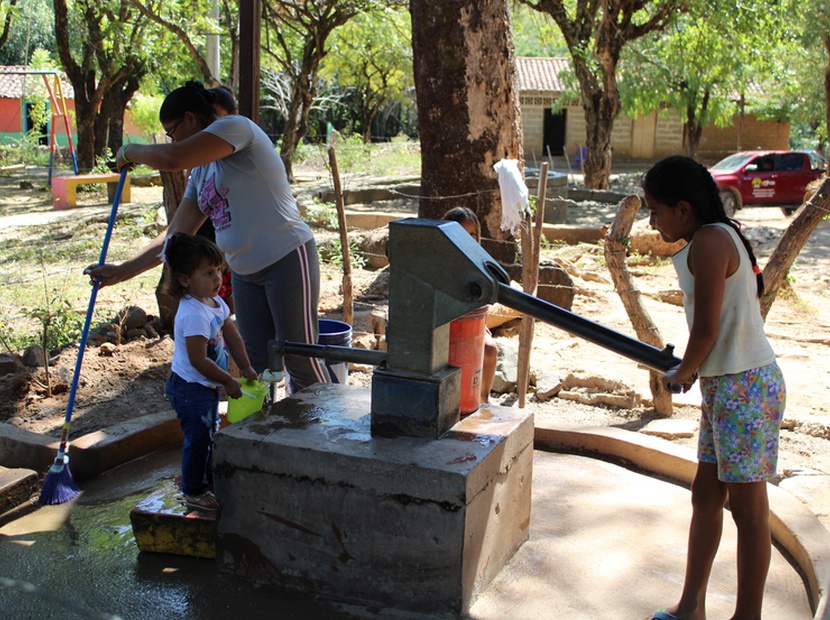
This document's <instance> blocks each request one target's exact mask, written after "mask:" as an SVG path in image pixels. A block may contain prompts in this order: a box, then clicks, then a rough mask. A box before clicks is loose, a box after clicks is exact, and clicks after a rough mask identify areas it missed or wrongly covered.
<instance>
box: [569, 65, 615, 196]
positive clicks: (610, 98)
mask: <svg viewBox="0 0 830 620" xmlns="http://www.w3.org/2000/svg"><path fill="white" fill-rule="evenodd" d="M610 64H611V65H612V66H613V67H616V60H615V59H611V60H610ZM614 70H615V69H610V73H609V72H608V71H604V72H602V73H601V74H600V77H601V78H602V81H603V83H602V84H600V82H599V80H598V79H597V75H595V74H594V72H593V70H592V69H591V67H590V66H589V64H588V62H587V61H586V60H584V59H581V58H576V59H574V73H575V74H576V78H577V81H578V82H579V90H580V95H581V97H582V110H583V112H584V114H585V145H586V147H587V155H586V158H585V163H584V164H583V167H582V170H583V174H584V177H583V182H584V183H585V187H588V188H590V189H608V187H609V183H608V182H609V179H610V177H611V159H612V155H613V154H612V151H611V134H612V132H613V131H614V119H615V118H617V115H618V114H619V113H620V107H621V105H622V104H621V103H620V93H619V90H618V89H617V81H616V76H615V74H614Z"/></svg>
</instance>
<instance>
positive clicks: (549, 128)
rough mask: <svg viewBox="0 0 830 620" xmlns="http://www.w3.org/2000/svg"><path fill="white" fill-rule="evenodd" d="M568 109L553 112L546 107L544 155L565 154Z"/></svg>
mask: <svg viewBox="0 0 830 620" xmlns="http://www.w3.org/2000/svg"><path fill="white" fill-rule="evenodd" d="M566 118H567V110H562V111H561V112H557V113H555V114H554V113H553V112H552V111H551V110H550V108H545V117H544V125H543V132H544V142H543V144H542V149H543V153H542V155H543V156H544V155H548V154H550V155H564V154H565V119H566Z"/></svg>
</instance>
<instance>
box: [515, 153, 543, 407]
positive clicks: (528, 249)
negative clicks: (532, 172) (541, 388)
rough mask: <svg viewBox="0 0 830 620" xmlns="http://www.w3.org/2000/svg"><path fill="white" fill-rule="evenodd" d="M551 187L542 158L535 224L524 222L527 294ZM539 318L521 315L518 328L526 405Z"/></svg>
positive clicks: (519, 382) (535, 272)
mask: <svg viewBox="0 0 830 620" xmlns="http://www.w3.org/2000/svg"><path fill="white" fill-rule="evenodd" d="M547 190H548V162H546V161H545V162H542V167H541V169H540V170H539V194H538V198H537V200H536V224H535V226H534V225H533V221H532V219H531V216H529V215H528V216H527V217H526V218H525V221H524V224H523V225H522V289H523V290H524V292H525V293H527V294H528V295H535V294H536V286H537V285H538V283H539V258H540V255H541V253H542V224H543V223H544V221H545V198H546V196H545V194H546V193H547ZM535 323H536V319H534V318H533V317H532V316H527V315H525V316H523V317H522V331H520V332H519V360H518V373H517V377H516V391H517V392H518V394H519V407H520V408H524V406H525V396H526V395H527V382H528V375H529V374H530V350H531V349H532V348H533V328H534V325H535Z"/></svg>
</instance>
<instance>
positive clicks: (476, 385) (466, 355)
mask: <svg viewBox="0 0 830 620" xmlns="http://www.w3.org/2000/svg"><path fill="white" fill-rule="evenodd" d="M487 309H488V306H482V307H481V308H479V309H478V310H473V311H472V312H469V313H467V314H465V315H464V316H462V317H461V318H459V319H456V320H454V321H453V322H452V323H450V359H449V364H450V366H458V367H459V368H461V415H467V414H469V413H472V412H473V411H475V410H476V409H478V406H479V404H481V366H482V364H483V363H484V334H485V331H484V330H485V329H486V322H487Z"/></svg>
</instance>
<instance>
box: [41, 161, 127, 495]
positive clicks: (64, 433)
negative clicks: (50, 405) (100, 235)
mask: <svg viewBox="0 0 830 620" xmlns="http://www.w3.org/2000/svg"><path fill="white" fill-rule="evenodd" d="M127 172H128V169H127V168H124V169H123V170H122V171H121V177H120V178H119V179H118V186H117V187H116V188H115V196H114V197H113V200H112V210H111V211H110V219H109V222H108V223H107V232H106V234H105V235H104V243H103V244H102V246H101V255H100V256H99V258H98V266H99V267H100V266H101V265H103V264H104V262H105V261H106V258H107V247H109V244H110V237H112V230H113V228H114V227H115V216H116V214H117V213H118V203H120V202H121V192H122V191H123V189H124V182H125V181H126V179H127ZM100 285H101V279H100V278H95V279H94V281H93V282H92V293H91V294H90V296H89V306H88V307H87V311H86V319H85V320H84V328H83V330H82V331H81V339H80V341H79V342H78V359H77V360H76V361H75V374H74V376H73V377H72V386H71V387H70V389H69V399H68V400H67V402H66V416H65V417H64V420H63V429H62V430H61V443H60V447H59V448H58V456H57V457H56V458H55V462H54V463H52V466H51V467H50V468H49V471H48V472H47V474H46V479H45V480H44V481H43V488H42V489H41V490H40V498H39V499H38V503H39V504H41V505H55V504H64V503H66V502H68V501H69V500H71V499H74V498H75V497H76V496H77V495H78V493H80V492H81V490H80V489H79V488H78V485H77V484H75V480H73V478H72V473H71V472H70V471H69V456H68V455H67V453H66V452H67V449H68V448H67V442H68V440H69V425H70V422H71V421H72V409H73V408H74V406H75V394H76V393H77V392H78V381H79V379H80V376H81V363H82V362H83V359H84V349H86V339H87V336H89V326H90V324H91V323H92V311H93V309H94V308H95V298H96V297H97V296H98V288H99V287H100Z"/></svg>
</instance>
